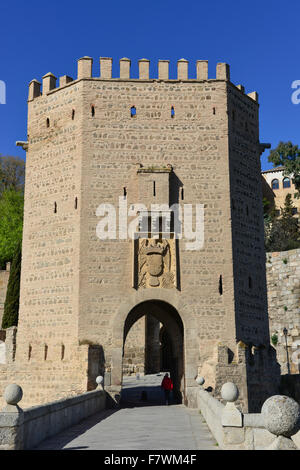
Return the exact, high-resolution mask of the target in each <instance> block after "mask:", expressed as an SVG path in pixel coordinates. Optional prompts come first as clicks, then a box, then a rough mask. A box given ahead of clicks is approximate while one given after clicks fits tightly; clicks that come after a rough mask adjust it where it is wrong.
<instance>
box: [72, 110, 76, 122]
mask: <svg viewBox="0 0 300 470" xmlns="http://www.w3.org/2000/svg"><path fill="white" fill-rule="evenodd" d="M74 118H75V109H72V121H74Z"/></svg>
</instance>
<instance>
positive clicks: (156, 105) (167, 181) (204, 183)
mask: <svg viewBox="0 0 300 470" xmlns="http://www.w3.org/2000/svg"><path fill="white" fill-rule="evenodd" d="M92 62H93V60H92V59H91V58H90V57H83V58H82V59H79V61H78V75H77V78H76V79H75V80H73V79H72V78H70V77H68V76H63V77H61V78H60V80H59V86H58V87H57V86H56V77H55V76H54V75H53V74H51V73H48V74H47V75H45V76H44V77H43V81H42V82H43V83H42V93H41V84H40V83H39V82H38V81H37V80H33V81H32V82H31V83H30V85H29V100H28V151H27V161H26V188H25V219H24V237H23V261H22V277H21V302H20V315H19V325H18V333H17V348H16V357H15V365H14V367H15V376H16V374H19V375H20V378H18V383H20V385H21V386H22V387H23V388H24V401H27V402H28V403H30V404H37V403H39V402H45V401H47V400H50V399H55V398H58V397H62V396H66V395H70V394H74V393H80V392H83V391H85V390H87V389H89V388H92V387H94V378H95V376H96V375H99V374H104V375H105V387H106V389H107V390H108V391H110V392H111V393H112V394H117V393H119V391H120V388H121V383H122V356H123V347H124V341H125V338H126V335H127V333H128V331H129V330H130V328H131V326H132V325H133V324H134V323H135V322H136V321H137V320H138V319H139V318H141V317H142V316H143V315H145V314H147V313H150V314H151V315H153V316H154V317H155V318H157V319H158V320H159V321H160V322H161V323H162V324H163V325H164V326H165V328H166V329H167V331H168V333H169V336H170V338H171V342H172V345H173V352H172V363H173V364H174V370H173V373H174V377H175V382H176V387H177V390H178V392H179V393H181V395H182V397H183V399H184V401H185V403H188V404H191V405H192V404H193V396H194V394H193V392H194V391H195V387H197V384H196V382H195V377H196V376H197V375H198V374H201V375H204V377H205V378H206V384H207V385H208V386H209V385H210V386H211V387H212V389H213V393H215V394H216V395H218V393H219V390H220V387H221V386H222V384H223V383H224V382H225V381H228V380H232V381H234V382H235V383H236V384H237V385H238V386H239V388H240V393H241V402H242V404H243V407H244V410H247V409H249V410H250V411H255V410H257V409H258V408H259V406H260V404H261V403H262V402H263V401H264V399H265V398H266V397H267V396H269V395H270V394H272V393H274V391H275V389H274V387H275V386H276V380H277V370H276V361H275V357H274V354H273V350H272V348H270V346H269V344H270V341H269V329H268V313H267V300H266V298H267V297H266V279H265V255H264V244H263V218H262V203H261V200H262V195H261V179H260V178H261V174H260V154H261V151H262V146H261V144H260V143H259V120H258V108H259V105H258V95H257V93H256V92H252V93H249V94H245V91H244V87H243V86H241V85H238V86H235V85H233V84H232V83H231V81H230V72H229V66H228V65H227V64H225V63H219V64H218V65H217V71H216V77H215V78H210V79H208V64H207V61H204V60H201V61H198V62H197V65H196V78H195V79H190V78H189V76H188V62H187V61H186V60H184V59H181V60H179V61H178V64H177V78H176V79H170V78H169V61H167V60H161V61H159V63H158V78H154V79H153V78H150V77H149V61H148V60H146V59H142V60H140V61H139V78H131V76H130V60H129V59H126V58H124V59H121V60H120V74H119V77H117V78H112V59H110V58H100V71H101V74H100V77H95V76H92ZM103 203H105V204H110V205H111V206H112V207H116V208H117V220H116V227H117V228H116V233H115V236H114V237H108V238H107V239H105V240H103V239H100V238H99V236H98V234H97V227H98V229H99V222H100V221H101V220H103V217H102V216H103V215H104V213H102V212H101V210H99V205H101V204H103ZM121 203H122V204H121ZM125 203H126V205H127V206H126V207H127V208H128V209H129V210H130V208H131V207H132V206H133V205H134V204H136V203H141V204H144V206H145V207H146V209H148V210H149V209H150V206H151V204H154V203H155V204H166V205H167V207H168V208H169V209H170V210H171V206H172V204H178V205H179V206H180V207H181V208H183V207H184V205H187V204H189V205H192V208H193V211H194V212H193V216H194V217H196V212H195V211H196V210H195V207H196V204H203V206H204V244H203V246H201V247H200V248H199V249H196V250H190V249H187V241H188V240H187V239H186V236H185V233H183V237H182V238H181V239H176V237H174V234H173V228H172V227H173V220H174V218H173V217H174V216H172V217H171V219H170V220H171V222H170V226H171V227H170V228H171V230H170V232H171V233H169V234H165V233H164V229H163V223H164V217H165V216H164V214H163V213H160V211H158V213H159V214H158V219H157V220H158V223H157V225H156V228H155V227H154V232H155V233H156V234H157V237H155V236H153V233H152V234H150V235H149V233H148V230H147V229H145V225H143V224H142V226H143V230H142V232H141V233H142V235H141V238H139V239H137V240H131V239H130V238H128V237H127V238H124V237H120V236H119V234H120V226H119V218H120V217H119V212H118V211H119V209H120V206H121V205H122V207H123V204H125ZM111 206H110V207H111ZM150 215H151V214H150ZM148 217H149V213H148V215H147V216H145V210H144V209H143V210H141V211H140V213H139V218H140V222H143V223H144V222H145V220H146V223H147V221H148V220H149V219H148ZM130 220H131V219H129V222H130ZM149 223H151V221H150V222H149ZM109 230H111V231H112V232H113V228H111V227H110V228H109ZM136 230H137V231H138V230H139V228H138V227H137V228H136ZM140 230H141V229H140ZM149 231H150V230H149ZM112 232H110V235H112Z"/></svg>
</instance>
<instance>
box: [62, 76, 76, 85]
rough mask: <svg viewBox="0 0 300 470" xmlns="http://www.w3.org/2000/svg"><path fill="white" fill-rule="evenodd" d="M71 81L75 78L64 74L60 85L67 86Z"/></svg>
mask: <svg viewBox="0 0 300 470" xmlns="http://www.w3.org/2000/svg"><path fill="white" fill-rule="evenodd" d="M70 82H73V78H72V77H69V76H68V75H63V76H62V77H59V86H60V87H63V86H66V85H67V84H68V83H70Z"/></svg>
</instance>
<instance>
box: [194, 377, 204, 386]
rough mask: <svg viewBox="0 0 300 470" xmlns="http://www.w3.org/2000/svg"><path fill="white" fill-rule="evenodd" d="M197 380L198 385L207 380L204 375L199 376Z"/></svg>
mask: <svg viewBox="0 0 300 470" xmlns="http://www.w3.org/2000/svg"><path fill="white" fill-rule="evenodd" d="M196 382H197V384H198V385H203V384H204V382H205V379H204V377H197V378H196Z"/></svg>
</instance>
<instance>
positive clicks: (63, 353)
mask: <svg viewBox="0 0 300 470" xmlns="http://www.w3.org/2000/svg"><path fill="white" fill-rule="evenodd" d="M64 358H65V345H64V344H62V345H61V360H63V359H64Z"/></svg>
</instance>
